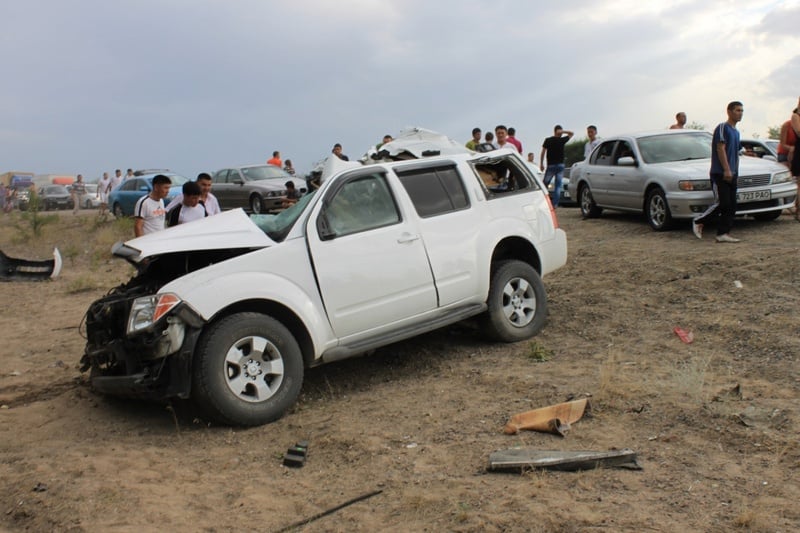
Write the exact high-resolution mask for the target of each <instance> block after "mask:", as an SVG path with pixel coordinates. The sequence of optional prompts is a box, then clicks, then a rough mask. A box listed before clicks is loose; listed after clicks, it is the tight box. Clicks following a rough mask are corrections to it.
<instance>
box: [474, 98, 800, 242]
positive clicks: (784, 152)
mask: <svg viewBox="0 0 800 533" xmlns="http://www.w3.org/2000/svg"><path fill="white" fill-rule="evenodd" d="M743 114H744V106H743V105H742V103H741V102H738V101H734V102H731V103H729V104H728V107H727V120H726V121H725V122H722V123H720V124H719V125H717V126H716V127H715V128H714V133H713V137H712V150H711V167H710V169H709V179H710V181H711V186H712V190H713V192H714V202H713V203H712V205H710V206H709V207H708V209H707V210H706V211H705V212H704V213H701V214H700V215H699V216H697V217H696V218H695V219H694V220H693V222H692V231H693V233H694V235H695V236H696V237H697V238H698V239H701V238H702V236H703V229H704V227H705V226H706V225H707V224H709V223H713V224H714V225H715V226H716V232H717V236H716V241H717V242H723V243H735V242H739V239H737V238H735V237H733V236H731V235H730V231H731V228H732V227H733V221H734V217H735V214H736V192H737V177H738V169H739V155H740V153H741V151H742V144H741V141H740V135H739V130H738V129H736V125H737V124H738V123H739V122H740V121H741V120H742V116H743ZM686 122H687V117H686V113H685V112H683V111H681V112H678V113H677V114H676V115H675V123H674V124H672V125H670V126H669V127H668V128H669V129H670V130H679V129H685V128H686ZM482 135H483V137H482ZM573 136H574V133H573V132H572V131H569V130H565V129H564V128H563V127H562V126H561V125H556V126H555V127H554V128H553V135H552V136H549V137H547V138H545V140H544V143H543V144H542V150H541V154H540V157H539V164H538V165H536V154H535V152H528V154H527V161H528V163H529V164H531V165H534V166H538V168H539V169H540V170H541V171H542V172H544V184H545V186H547V187H548V188H549V186H550V183H551V182H555V183H554V187H553V188H552V190H551V192H550V200H551V203H552V204H553V207H558V205H559V200H560V195H561V190H562V181H563V175H564V159H565V158H564V147H565V146H566V144H567V142H569V140H570V139H572V138H573ZM798 136H800V98H799V99H798V103H797V107H795V109H794V110H793V111H792V114H791V117H790V118H789V120H787V121H786V122H784V123H783V124H782V125H781V129H780V142H779V145H778V162H779V163H783V164H784V165H786V166H787V167H788V168H789V169H790V170H791V173H792V176H793V177H794V178H795V181H796V182H797V184H798V185H797V186H798V194H797V197H796V200H795V206H794V217H795V219H796V220H798V221H800V152H798V151H797V150H795V146H796V144H797V138H798ZM586 137H587V142H586V144H585V145H584V152H583V156H584V159H585V158H587V157H589V154H591V153H592V150H594V148H595V147H596V146H597V145H598V144H600V141H601V139H600V138H599V137H598V136H597V126H595V125H589V126H587V128H586ZM482 145H483V146H482ZM487 145H488V147H489V149H500V148H508V147H511V148H514V149H516V150H517V151H518V152H519V153H520V154H522V153H523V152H522V143H521V142H520V141H519V140H518V139H517V138H516V130H515V129H514V128H513V127H506V126H504V125H502V124H500V125H498V126H496V127H495V128H494V131H493V132H492V131H487V132H486V133H485V134H483V132H482V130H481V128H478V127H476V128H473V129H472V137H471V138H470V139H469V140H468V141H467V142H466V144H465V146H466V147H467V148H468V149H470V150H475V151H479V150H485V149H486V147H487Z"/></svg>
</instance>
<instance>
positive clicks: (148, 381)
mask: <svg viewBox="0 0 800 533" xmlns="http://www.w3.org/2000/svg"><path fill="white" fill-rule="evenodd" d="M147 292H148V291H147V288H145V287H139V288H134V289H129V290H119V291H115V292H112V293H111V294H109V295H108V296H105V297H104V298H101V299H99V300H97V301H95V302H94V303H93V304H92V305H91V306H90V307H89V310H88V311H87V313H86V334H87V342H86V349H85V351H84V355H83V357H82V358H81V371H84V372H85V371H87V370H91V374H90V381H91V384H92V388H94V389H95V390H97V391H98V392H101V393H103V394H108V395H113V396H124V397H133V398H142V399H152V400H164V399H167V398H175V397H177V398H188V397H189V394H190V392H191V364H192V356H193V354H194V348H195V345H196V343H197V339H198V337H199V336H200V331H201V328H202V325H203V320H202V319H201V318H200V317H199V316H198V315H197V314H196V313H195V312H194V311H193V310H192V309H191V308H190V307H189V306H188V305H185V304H183V303H182V302H180V301H178V302H177V303H175V304H174V305H172V306H171V307H170V308H169V311H168V312H165V313H164V314H163V315H160V316H159V315H157V314H156V315H154V320H153V321H152V323H151V324H149V325H144V326H143V325H142V324H141V322H139V323H136V324H134V325H133V326H132V325H131V322H132V320H133V319H134V318H135V317H136V312H134V313H132V310H135V309H136V307H137V305H141V304H140V302H142V301H143V300H144V301H146V300H147V299H148V298H155V299H156V300H157V299H158V298H157V297H153V296H149V295H148V294H147ZM154 309H158V307H157V303H155V304H154ZM139 311H141V309H139ZM157 312H158V311H156V313H157Z"/></svg>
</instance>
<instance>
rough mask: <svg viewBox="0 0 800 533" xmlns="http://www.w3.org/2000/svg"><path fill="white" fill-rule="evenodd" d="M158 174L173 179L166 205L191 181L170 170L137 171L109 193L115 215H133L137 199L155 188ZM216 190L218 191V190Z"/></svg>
mask: <svg viewBox="0 0 800 533" xmlns="http://www.w3.org/2000/svg"><path fill="white" fill-rule="evenodd" d="M158 174H164V175H165V176H168V177H169V179H170V180H172V186H171V187H170V188H169V194H168V195H167V197H166V198H165V199H164V204H165V205H166V204H168V203H169V202H170V200H172V199H173V198H175V196H177V195H179V194H180V193H181V189H182V187H183V184H184V183H186V182H187V181H189V180H188V179H187V178H184V177H183V176H179V175H178V174H173V173H172V172H168V171H162V170H155V171H147V172H144V173H139V172H137V173H135V175H134V177H133V178H128V179H126V180H125V181H123V182H122V184H121V185H120V186H119V187H117V188H116V189H114V190H113V191H111V194H109V195H108V205H109V207H110V208H111V211H112V212H113V213H114V215H115V216H116V217H129V216H132V215H133V208H134V207H135V206H136V201H137V200H139V198H141V197H142V196H144V195H146V194H150V191H152V190H153V178H154V177H155V176H156V175H158ZM214 192H215V193H216V192H217V191H214Z"/></svg>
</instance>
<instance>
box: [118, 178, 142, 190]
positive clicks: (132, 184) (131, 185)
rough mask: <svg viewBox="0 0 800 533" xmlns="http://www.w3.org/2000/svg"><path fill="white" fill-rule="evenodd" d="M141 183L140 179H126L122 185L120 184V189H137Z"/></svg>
mask: <svg viewBox="0 0 800 533" xmlns="http://www.w3.org/2000/svg"><path fill="white" fill-rule="evenodd" d="M138 184H139V180H125V181H124V182H122V185H120V186H119V190H121V191H135V190H137V185H138Z"/></svg>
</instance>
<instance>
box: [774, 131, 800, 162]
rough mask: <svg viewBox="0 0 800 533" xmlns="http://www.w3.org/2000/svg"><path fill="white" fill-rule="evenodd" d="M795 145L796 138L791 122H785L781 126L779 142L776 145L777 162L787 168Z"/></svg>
mask: <svg viewBox="0 0 800 533" xmlns="http://www.w3.org/2000/svg"><path fill="white" fill-rule="evenodd" d="M796 143H797V136H796V135H795V134H794V130H793V129H792V121H791V120H787V121H786V122H784V123H783V126H781V140H780V142H779V143H778V162H779V163H783V164H784V165H786V166H787V167H788V166H789V165H790V163H791V162H792V155H794V147H795V144H796Z"/></svg>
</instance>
